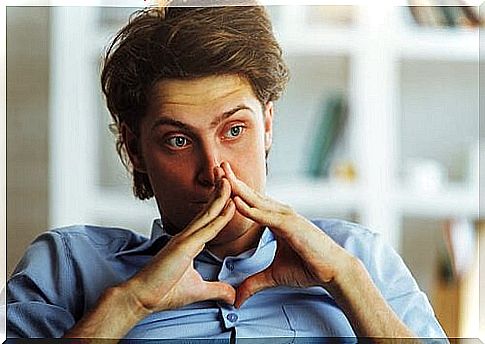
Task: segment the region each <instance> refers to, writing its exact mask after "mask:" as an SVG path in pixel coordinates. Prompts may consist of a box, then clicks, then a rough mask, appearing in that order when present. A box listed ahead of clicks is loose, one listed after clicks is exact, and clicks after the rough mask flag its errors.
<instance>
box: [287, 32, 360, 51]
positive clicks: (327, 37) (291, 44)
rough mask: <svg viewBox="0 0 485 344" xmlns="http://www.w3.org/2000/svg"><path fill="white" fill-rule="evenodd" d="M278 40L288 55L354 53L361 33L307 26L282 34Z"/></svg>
mask: <svg viewBox="0 0 485 344" xmlns="http://www.w3.org/2000/svg"><path fill="white" fill-rule="evenodd" d="M302 37H307V39H302ZM278 40H279V42H280V43H281V46H282V48H283V51H284V53H285V54H287V55H302V54H303V55H325V56H335V55H350V54H352V53H353V52H354V51H355V48H356V45H357V42H358V41H359V35H358V33H357V32H356V31H353V30H351V29H348V28H330V27H327V28H307V29H303V30H302V29H300V30H297V31H292V32H290V33H288V34H285V35H280V36H279V38H278Z"/></svg>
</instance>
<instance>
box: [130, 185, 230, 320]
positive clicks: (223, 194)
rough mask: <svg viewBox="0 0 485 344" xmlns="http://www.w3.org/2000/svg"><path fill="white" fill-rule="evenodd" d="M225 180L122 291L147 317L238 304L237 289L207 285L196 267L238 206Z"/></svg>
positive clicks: (220, 284) (213, 283) (227, 285)
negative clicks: (198, 305)
mask: <svg viewBox="0 0 485 344" xmlns="http://www.w3.org/2000/svg"><path fill="white" fill-rule="evenodd" d="M230 196H231V187H230V183H229V181H228V180H227V179H226V178H221V179H220V180H219V181H218V186H217V187H216V189H215V190H214V194H213V196H212V197H211V201H209V203H207V207H206V209H204V210H203V211H202V212H201V213H200V214H199V215H198V216H197V217H196V218H195V219H194V220H193V221H192V222H191V223H190V224H189V225H188V226H187V227H186V228H185V229H184V230H183V231H182V232H180V233H179V234H177V235H175V236H174V237H173V238H172V239H171V240H170V241H169V243H168V244H167V245H166V246H165V247H164V248H163V249H162V250H160V252H158V253H157V255H156V256H155V257H154V258H153V260H152V261H151V262H150V263H149V264H148V265H147V266H146V267H144V268H143V269H142V270H140V271H139V272H138V273H137V274H136V275H135V276H133V277H132V278H131V279H130V280H128V281H127V282H126V283H124V284H123V285H122V286H121V287H122V288H123V289H124V290H125V291H126V292H127V293H129V295H130V296H131V297H133V298H134V299H135V300H136V302H138V303H139V304H140V305H141V306H142V307H143V308H144V309H145V310H146V311H147V313H151V312H157V311H162V310H168V309H175V308H179V307H182V306H185V305H188V304H191V303H194V302H197V301H204V300H218V301H224V302H226V303H228V304H233V303H234V301H235V296H236V291H235V289H234V288H233V287H232V286H231V285H229V284H227V283H223V282H206V281H204V280H203V279H202V277H201V276H200V275H199V273H198V272H197V271H196V270H195V269H194V267H193V260H194V258H195V257H196V256H197V255H198V254H199V253H200V252H201V251H202V250H203V248H204V245H205V244H206V243H207V242H209V241H210V240H212V239H213V238H214V237H215V236H216V235H217V234H218V233H219V232H220V231H221V230H222V229H223V228H224V227H225V226H226V224H227V223H228V222H229V221H230V220H231V219H232V217H233V216H234V212H235V209H236V207H235V205H234V203H233V201H232V200H231V198H230Z"/></svg>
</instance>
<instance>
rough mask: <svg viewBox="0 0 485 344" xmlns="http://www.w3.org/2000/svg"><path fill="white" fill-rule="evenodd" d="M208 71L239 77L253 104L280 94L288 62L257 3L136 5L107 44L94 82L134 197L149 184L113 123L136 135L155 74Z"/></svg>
mask: <svg viewBox="0 0 485 344" xmlns="http://www.w3.org/2000/svg"><path fill="white" fill-rule="evenodd" d="M216 74H219V75H221V74H239V75H241V76H243V77H245V78H247V80H248V81H249V82H250V84H251V86H252V88H253V91H254V93H255V95H256V97H257V98H258V99H259V101H260V102H261V104H266V103H267V102H268V101H274V100H277V99H278V98H279V97H280V95H281V93H282V92H283V90H284V88H285V86H286V84H287V82H288V68H287V66H286V64H285V62H284V61H283V59H282V51H281V48H280V47H279V45H278V43H277V41H276V39H275V37H274V35H273V32H272V27H271V22H270V20H269V17H268V15H267V13H266V11H265V9H264V8H263V7H261V6H219V7H163V8H147V9H143V10H139V11H137V12H135V13H133V15H132V16H131V17H130V21H129V23H128V24H127V25H126V26H125V27H124V28H122V29H121V30H120V31H119V32H118V34H117V35H116V36H115V38H114V39H113V41H112V42H111V44H110V45H109V46H108V49H107V51H106V55H105V57H104V65H103V71H102V74H101V84H102V89H103V92H104V94H105V96H106V102H107V106H108V109H109V111H110V113H111V116H112V118H113V121H114V123H113V124H112V127H114V128H115V129H116V130H115V135H116V149H117V151H118V154H119V156H120V158H121V161H122V163H123V164H124V166H125V167H126V168H127V169H128V170H129V171H130V172H131V173H132V174H133V182H134V186H133V192H134V194H135V196H136V197H138V198H139V199H142V200H144V199H149V198H151V197H152V196H153V189H152V186H151V184H150V181H149V179H148V176H147V174H145V173H141V172H138V171H136V170H134V169H133V170H132V168H131V162H130V159H129V157H128V154H127V151H126V142H124V140H123V137H122V135H121V130H120V129H121V124H122V123H125V124H126V125H128V127H129V128H130V129H131V130H132V131H133V133H135V135H137V136H138V135H139V123H140V120H141V118H142V117H143V116H144V114H145V112H146V109H147V106H148V101H149V96H150V92H151V90H152V88H153V86H154V85H155V83H157V82H158V81H160V80H162V79H173V78H177V79H180V78H197V77H203V76H208V75H216Z"/></svg>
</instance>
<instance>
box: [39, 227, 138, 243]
mask: <svg viewBox="0 0 485 344" xmlns="http://www.w3.org/2000/svg"><path fill="white" fill-rule="evenodd" d="M44 237H58V238H60V239H61V240H63V241H65V242H73V241H75V242H77V243H79V242H83V241H85V242H88V243H89V244H91V245H94V246H106V245H110V244H111V243H113V242H122V241H135V242H144V241H146V240H148V239H147V238H146V237H144V236H142V235H141V234H138V233H136V232H134V231H131V230H129V229H124V228H118V227H102V226H95V225H86V224H85V225H72V226H67V227H60V228H55V229H51V230H49V231H47V232H45V233H43V234H42V235H41V236H40V237H39V238H44Z"/></svg>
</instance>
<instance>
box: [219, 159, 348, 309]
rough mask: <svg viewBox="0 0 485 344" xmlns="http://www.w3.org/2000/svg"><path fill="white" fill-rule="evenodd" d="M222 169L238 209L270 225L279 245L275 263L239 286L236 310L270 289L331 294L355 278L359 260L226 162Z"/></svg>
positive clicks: (251, 217) (254, 219)
mask: <svg viewBox="0 0 485 344" xmlns="http://www.w3.org/2000/svg"><path fill="white" fill-rule="evenodd" d="M222 168H223V170H224V172H225V175H226V177H227V178H228V180H229V182H230V183H231V188H232V192H233V195H232V197H233V199H234V203H235V204H236V208H237V210H238V211H239V212H240V213H241V214H242V215H244V216H246V217H248V218H249V219H251V220H253V221H255V222H257V223H259V224H261V225H262V226H268V227H269V228H270V229H271V230H272V232H273V233H274V234H275V236H276V240H277V243H278V244H277V250H276V255H275V258H274V260H273V263H272V264H271V265H270V266H269V267H268V268H267V269H265V270H264V271H261V272H260V273H258V274H255V275H253V276H251V277H249V278H248V279H246V280H245V281H244V282H243V283H242V284H241V285H240V286H239V287H238V289H237V296H236V302H235V306H236V307H238V308H239V307H240V306H241V305H242V304H243V303H244V302H245V301H246V300H247V299H248V298H249V297H251V296H252V295H254V294H255V293H257V292H258V291H261V290H263V289H266V288H271V287H276V286H290V287H301V288H303V287H310V286H322V287H329V291H330V292H331V289H332V284H335V283H337V279H339V278H348V277H349V276H351V271H350V269H351V268H352V264H353V263H355V258H354V257H353V256H352V255H350V254H349V253H348V252H347V251H345V250H344V249H343V248H342V247H340V246H339V245H338V244H337V243H335V242H334V241H333V240H332V239H331V238H330V237H329V236H328V235H326V234H325V233H324V232H323V231H322V230H321V229H320V228H318V227H317V226H315V225H314V224H313V223H311V222H310V221H308V220H306V219H305V218H304V217H302V216H300V215H298V214H297V213H296V212H295V211H294V210H293V209H292V208H291V207H289V206H287V205H284V204H281V203H279V202H277V201H275V200H273V199H271V198H270V197H268V196H266V195H262V194H260V193H258V192H256V191H254V190H253V189H251V188H250V187H249V186H247V185H246V184H245V183H244V182H242V181H241V180H239V179H238V178H237V177H236V175H235V174H234V172H233V171H232V170H231V167H230V165H229V164H228V163H227V162H224V163H222ZM338 282H340V281H338Z"/></svg>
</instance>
